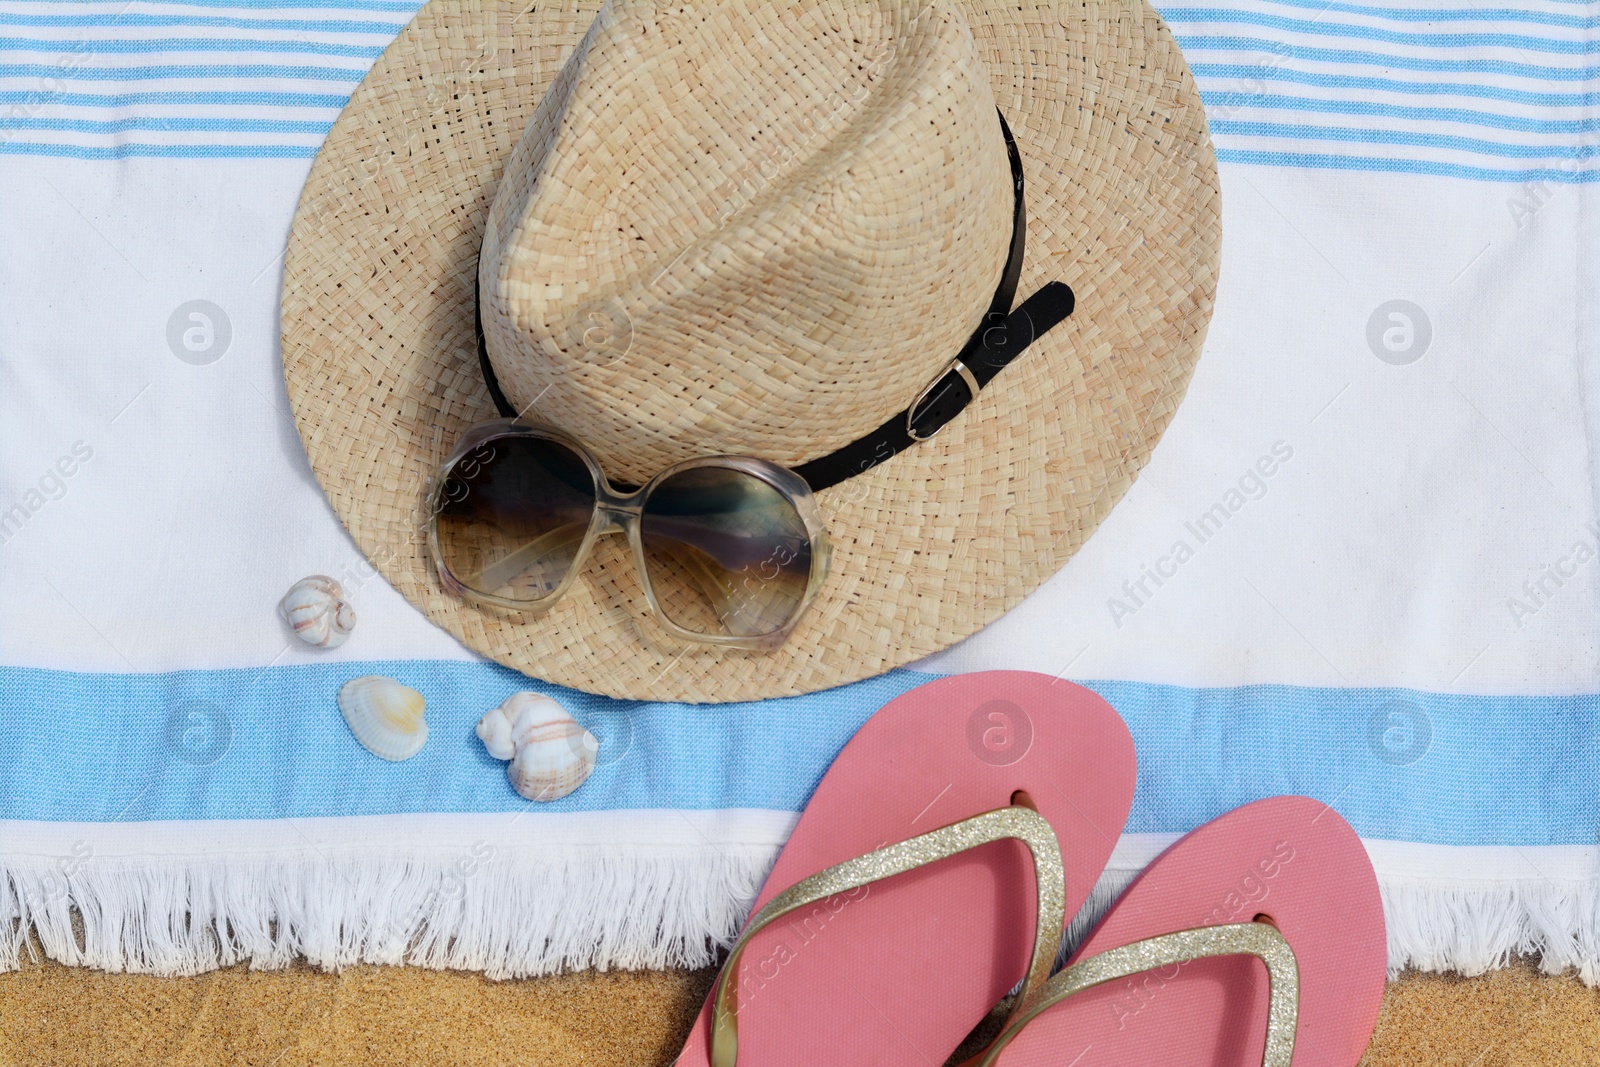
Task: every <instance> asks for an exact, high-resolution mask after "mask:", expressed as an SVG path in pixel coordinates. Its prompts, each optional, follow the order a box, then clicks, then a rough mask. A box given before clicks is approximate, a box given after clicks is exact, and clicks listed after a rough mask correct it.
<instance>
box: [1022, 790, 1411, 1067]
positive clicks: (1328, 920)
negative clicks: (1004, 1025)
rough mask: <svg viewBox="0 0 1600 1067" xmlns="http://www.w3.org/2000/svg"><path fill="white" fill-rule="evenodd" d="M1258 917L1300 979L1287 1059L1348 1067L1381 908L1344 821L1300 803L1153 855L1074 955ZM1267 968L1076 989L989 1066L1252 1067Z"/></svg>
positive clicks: (1253, 810)
mask: <svg viewBox="0 0 1600 1067" xmlns="http://www.w3.org/2000/svg"><path fill="white" fill-rule="evenodd" d="M1258 916H1266V917H1267V918H1268V919H1270V920H1271V922H1272V923H1273V924H1274V925H1275V926H1277V927H1278V929H1279V931H1281V932H1282V934H1283V935H1284V938H1285V939H1286V940H1287V941H1288V942H1289V946H1290V947H1291V948H1292V949H1294V953H1295V960H1296V963H1297V964H1298V967H1299V972H1300V1005H1299V1023H1298V1026H1297V1027H1296V1037H1295V1050H1294V1060H1293V1062H1294V1063H1295V1064H1297V1065H1305V1067H1352V1065H1353V1064H1355V1063H1356V1061H1358V1060H1359V1059H1360V1058H1361V1054H1362V1052H1363V1051H1365V1049H1366V1047H1367V1042H1368V1040H1369V1039H1370V1037H1371V1035H1372V1027H1373V1024H1374V1023H1375V1022H1376V1021H1377V1017H1378V1006H1379V1003H1380V1001H1381V1000H1382V999H1383V983H1384V976H1385V968H1386V949H1385V938H1384V920H1383V905H1382V901H1381V900H1380V899H1379V896H1378V882H1377V878H1376V877H1375V876H1374V874H1373V872H1372V864H1371V862H1370V861H1369V860H1368V858H1367V853H1366V849H1365V848H1363V847H1362V845H1361V841H1360V839H1359V838H1357V837H1356V834H1355V831H1353V830H1352V829H1351V828H1350V826H1349V824H1348V823H1346V822H1345V821H1344V819H1342V818H1340V817H1339V815H1338V813H1337V812H1334V811H1333V810H1331V809H1330V808H1328V806H1327V805H1325V804H1322V803H1320V802H1318V801H1315V800H1310V799H1308V798H1306V797H1273V798H1270V799H1267V800H1258V801H1256V802H1254V803H1251V804H1246V805H1244V806H1243V807H1241V808H1237V809H1235V810H1234V811H1231V812H1229V813H1228V814H1226V815H1223V816H1221V817H1219V818H1217V819H1214V820H1213V821H1211V822H1209V823H1207V824H1206V825H1204V826H1202V827H1200V828H1199V829H1197V830H1195V831H1194V832H1192V833H1190V834H1187V835H1186V836H1184V837H1183V838H1182V839H1180V840H1179V841H1178V842H1177V843H1175V844H1174V845H1173V846H1172V847H1171V848H1169V849H1167V850H1166V851H1165V852H1163V853H1162V854H1161V855H1160V856H1159V857H1158V858H1157V859H1156V860H1155V862H1153V863H1152V864H1151V865H1150V866H1149V867H1147V868H1145V870H1144V871H1143V873H1141V874H1140V875H1139V877H1138V878H1137V879H1136V880H1135V881H1134V882H1133V884H1132V885H1130V886H1129V887H1128V889H1127V891H1126V892H1124V893H1123V894H1122V896H1121V897H1119V898H1118V900H1117V902H1116V903H1115V904H1114V905H1113V906H1112V908H1111V910H1110V911H1109V912H1107V914H1106V916H1105V918H1103V919H1102V920H1101V922H1100V924H1099V925H1098V926H1097V927H1096V928H1095V930H1094V931H1093V933H1092V934H1091V935H1090V936H1089V939H1088V940H1087V941H1085V942H1084V943H1083V944H1082V945H1081V946H1080V947H1079V948H1078V950H1077V952H1075V953H1074V955H1073V959H1074V960H1077V959H1082V958H1084V957H1085V956H1089V955H1093V954H1094V953H1097V952H1103V951H1105V950H1106V949H1110V948H1116V947H1119V946H1121V945H1126V944H1130V943H1132V942H1134V941H1139V940H1142V939H1144V938H1147V937H1154V936H1156V935H1158V934H1164V933H1170V932H1172V931H1174V930H1184V929H1189V928H1191V927H1196V926H1216V925H1220V924H1224V923H1237V922H1250V921H1251V920H1253V919H1255V918H1256V917H1258ZM1266 1024H1267V971H1266V967H1265V966H1264V965H1263V964H1262V963H1261V961H1259V960H1257V959H1255V958H1253V957H1247V956H1229V957H1221V958H1216V959H1208V960H1197V961H1194V962H1192V963H1184V964H1178V965H1174V966H1172V967H1168V968H1165V969H1164V970H1157V971H1147V972H1145V973H1144V974H1140V975H1135V976H1133V977H1131V978H1126V979H1122V980H1120V981H1117V982H1112V983H1109V984H1107V985H1104V986H1099V987H1097V988H1094V989H1088V990H1085V991H1083V992H1082V993H1079V994H1077V995H1075V996H1073V997H1071V998H1069V999H1067V1000H1064V1001H1062V1002H1061V1003H1060V1004H1058V1005H1056V1006H1054V1007H1052V1008H1050V1009H1048V1010H1047V1011H1045V1012H1044V1013H1043V1014H1041V1015H1039V1016H1038V1017H1037V1018H1035V1019H1034V1020H1033V1022H1031V1023H1030V1024H1029V1025H1028V1027H1027V1029H1026V1030H1024V1031H1023V1032H1022V1033H1021V1034H1020V1035H1019V1036H1018V1037H1017V1038H1016V1039H1015V1040H1014V1041H1013V1042H1012V1043H1011V1044H1010V1045H1009V1046H1008V1047H1007V1048H1006V1049H1005V1051H1004V1052H1003V1054H1002V1055H1001V1057H1000V1060H999V1064H1000V1067H1045V1065H1047V1064H1048V1065H1050V1067H1065V1065H1067V1064H1071V1065H1072V1067H1105V1065H1110V1064H1119V1065H1122V1064H1157V1063H1159V1064H1162V1065H1164V1067H1260V1063H1261V1054H1262V1049H1263V1046H1264V1044H1265V1040H1266Z"/></svg>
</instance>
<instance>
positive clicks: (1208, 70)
mask: <svg viewBox="0 0 1600 1067" xmlns="http://www.w3.org/2000/svg"><path fill="white" fill-rule="evenodd" d="M1189 71H1190V73H1192V74H1193V75H1194V76H1195V78H1196V79H1197V80H1199V81H1202V82H1203V81H1204V80H1205V79H1207V78H1219V79H1220V78H1239V79H1244V80H1247V81H1273V82H1292V83H1294V84H1296V85H1315V86H1317V87H1318V88H1322V89H1362V90H1372V89H1375V90H1379V91H1382V92H1392V93H1409V94H1412V95H1416V96H1470V97H1478V98H1480V99H1483V100H1501V101H1504V102H1506V103H1510V104H1531V105H1534V106H1537V107H1593V106H1595V105H1596V104H1600V90H1590V91H1588V92H1581V93H1546V92H1534V91H1531V90H1528V89H1508V88H1504V87H1502V86H1498V85H1472V84H1469V83H1466V82H1421V81H1404V80H1401V79H1399V78H1378V77H1372V76H1370V75H1364V74H1331V73H1327V72H1324V71H1313V70H1291V69H1289V68H1288V67H1282V66H1274V65H1271V64H1265V63H1206V62H1191V63H1190V64H1189Z"/></svg>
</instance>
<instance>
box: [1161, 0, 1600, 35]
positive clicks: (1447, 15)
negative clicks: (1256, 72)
mask: <svg viewBox="0 0 1600 1067" xmlns="http://www.w3.org/2000/svg"><path fill="white" fill-rule="evenodd" d="M1270 2H1271V3H1275V4H1277V5H1279V6H1281V7H1293V8H1300V9H1302V10H1307V11H1316V12H1319V13H1320V12H1324V11H1329V12H1334V13H1337V14H1341V15H1365V16H1369V17H1372V18H1382V19H1389V20H1391V21H1394V22H1526V23H1530V24H1532V25H1538V26H1560V27H1563V28H1565V29H1585V28H1587V27H1591V26H1594V25H1595V24H1596V23H1597V22H1600V19H1593V18H1586V17H1584V16H1582V15H1558V14H1556V13H1555V12H1552V11H1527V10H1524V9H1522V8H1514V7H1484V8H1471V7H1463V8H1434V7H1421V6H1418V7H1375V6H1371V5H1367V4H1345V3H1338V2H1336V0H1270ZM1584 2H1585V0H1577V3H1578V4H1583V3H1584ZM1156 8H1157V10H1159V11H1160V12H1161V17H1162V18H1164V19H1166V20H1167V21H1168V22H1179V21H1190V20H1189V19H1187V18H1185V17H1183V16H1187V15H1188V14H1189V13H1190V12H1193V11H1197V10H1216V9H1204V8H1188V7H1178V6H1172V7H1168V6H1166V5H1164V4H1157V5H1156ZM1222 10H1224V11H1226V12H1228V13H1230V14H1231V13H1232V10H1233V9H1222Z"/></svg>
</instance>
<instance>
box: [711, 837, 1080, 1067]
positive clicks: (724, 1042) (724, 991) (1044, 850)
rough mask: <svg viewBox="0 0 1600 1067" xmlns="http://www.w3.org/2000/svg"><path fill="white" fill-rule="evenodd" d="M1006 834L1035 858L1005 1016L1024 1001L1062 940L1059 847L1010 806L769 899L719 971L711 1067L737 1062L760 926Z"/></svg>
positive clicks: (844, 866) (1033, 995)
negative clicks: (1023, 947) (1018, 976)
mask: <svg viewBox="0 0 1600 1067" xmlns="http://www.w3.org/2000/svg"><path fill="white" fill-rule="evenodd" d="M1007 838H1016V839H1017V840H1020V841H1021V842H1022V843H1023V844H1025V845H1027V846H1028V851H1029V853H1031V854H1032V856H1033V876H1034V883H1035V885H1036V887H1037V889H1038V893H1039V906H1038V911H1037V913H1036V915H1037V922H1036V925H1035V932H1034V946H1033V962H1032V963H1030V964H1029V966H1028V973H1027V975H1026V976H1025V977H1024V978H1023V980H1022V989H1021V991H1020V992H1019V993H1018V994H1017V1000H1016V1004H1015V1005H1014V1006H1013V1007H1012V1009H1011V1017H1015V1016H1016V1015H1017V1013H1018V1012H1020V1011H1022V1010H1024V1009H1026V1008H1027V1007H1028V1006H1030V1005H1031V1004H1032V1003H1033V1002H1034V1000H1035V999H1036V997H1037V996H1038V990H1039V989H1040V987H1041V986H1042V985H1043V984H1044V980H1045V979H1046V978H1047V977H1049V975H1050V968H1051V966H1052V965H1053V964H1054V963H1055V957H1056V949H1057V947H1058V946H1059V944H1060V942H1061V927H1062V924H1063V923H1064V922H1065V919H1066V916H1065V914H1064V911H1065V908H1066V902H1065V894H1066V886H1065V882H1066V876H1065V872H1064V871H1063V869H1062V865H1061V847H1060V845H1059V844H1057V842H1056V835H1055V832H1054V831H1053V830H1051V829H1050V824H1049V823H1048V822H1046V821H1045V819H1044V817H1043V816H1041V815H1040V814H1039V813H1038V812H1036V811H1033V810H1031V809H1029V808H1024V807H1017V806H1013V807H1009V808H999V809H997V810H995V811H988V812H984V813H983V814H982V815H974V816H973V817H972V818H970V819H963V820H961V821H960V822H956V823H951V824H950V825H949V826H943V827H940V828H939V829H937V830H933V831H930V832H929V833H925V834H921V835H919V836H917V837H913V838H910V839H908V840H906V841H901V842H900V843H899V844H895V845H888V846H885V847H884V848H880V849H877V850H875V851H873V852H869V853H867V854H866V855H864V856H857V857H856V858H855V859H851V860H846V861H845V862H843V863H840V864H837V865H835V866H833V867H829V868H828V869H827V870H825V871H820V872H818V873H817V874H813V875H812V876H811V877H809V878H804V879H801V880H800V881H798V882H796V883H795V884H794V885H792V886H790V887H789V888H788V889H785V890H784V891H783V892H781V893H779V894H778V895H777V896H775V897H773V898H772V899H771V900H769V901H767V903H766V904H765V905H764V906H762V908H761V910H759V911H757V912H756V913H755V914H754V915H752V916H751V917H750V921H749V922H748V923H746V924H745V928H744V931H743V932H742V933H741V934H740V935H739V940H738V941H737V942H735V943H734V946H733V951H732V952H731V953H729V955H728V960H727V962H726V963H724V964H723V966H722V973H721V974H719V975H718V976H717V990H716V996H715V999H714V1001H713V1003H712V1009H711V1067H734V1064H735V1063H736V1062H737V1061H738V1056H739V1034H738V1012H739V998H738V985H739V959H740V957H741V956H742V955H743V953H744V950H745V947H746V946H747V945H748V944H749V943H750V939H751V938H752V937H754V936H755V935H756V934H757V933H759V932H760V931H761V930H762V928H763V927H765V926H767V925H768V924H769V923H771V922H773V921H774V920H776V919H780V918H782V917H783V916H785V915H787V914H789V913H790V912H792V911H795V910H796V909H798V908H803V907H806V906H808V905H811V904H815V903H817V902H818V901H822V900H826V899H828V898H829V897H832V896H836V895H838V894H840V893H844V892H847V891H849V890H852V889H859V888H861V887H863V886H867V885H871V884H872V883H873V882H878V881H882V880H883V879H885V878H891V877H893V876H894V875H897V874H904V873H905V872H906V871H911V870H915V869H916V868H918V867H924V866H926V865H928V864H930V863H936V862H938V861H939V860H942V859H946V858H948V857H950V856H954V855H956V854H957V853H961V852H965V851H967V850H968V849H973V848H977V847H978V846H979V845H987V844H989V843H990V842H993V841H1002V840H1005V839H1007ZM1008 1021H1009V1018H1008Z"/></svg>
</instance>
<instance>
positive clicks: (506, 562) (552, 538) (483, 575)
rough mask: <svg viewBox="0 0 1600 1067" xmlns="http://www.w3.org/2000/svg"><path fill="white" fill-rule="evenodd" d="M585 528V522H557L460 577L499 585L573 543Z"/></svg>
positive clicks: (483, 584) (468, 581)
mask: <svg viewBox="0 0 1600 1067" xmlns="http://www.w3.org/2000/svg"><path fill="white" fill-rule="evenodd" d="M588 532H589V524H588V523H578V522H574V523H568V524H567V525H566V526H558V527H556V528H555V529H554V530H551V531H550V532H549V533H546V534H541V535H540V536H538V537H535V538H534V539H533V540H532V541H529V542H528V543H527V544H525V545H523V546H522V547H521V548H515V549H512V550H511V551H510V552H509V553H507V554H506V555H504V556H501V557H500V558H499V559H497V560H495V561H494V562H493V563H491V564H489V565H488V566H487V567H485V568H483V570H481V571H479V572H478V573H477V574H476V575H467V576H464V577H463V580H464V581H465V582H466V584H467V585H469V586H471V587H472V588H474V589H483V590H492V589H499V588H500V587H501V586H502V585H505V584H506V583H507V582H509V581H510V580H511V579H512V578H515V577H516V576H517V575H518V574H521V573H522V572H523V571H524V570H525V569H527V567H528V565H529V564H531V563H533V562H534V561H536V560H539V559H542V558H544V557H545V556H547V555H549V554H550V553H552V552H554V551H555V550H557V549H561V548H565V547H567V546H568V545H572V544H576V543H578V542H579V541H582V540H583V537H584V535H585V534H586V533H588Z"/></svg>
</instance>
